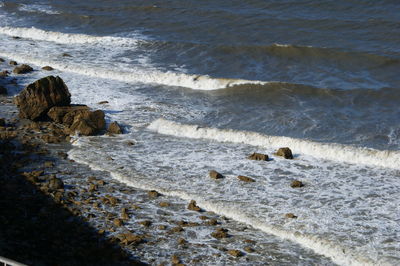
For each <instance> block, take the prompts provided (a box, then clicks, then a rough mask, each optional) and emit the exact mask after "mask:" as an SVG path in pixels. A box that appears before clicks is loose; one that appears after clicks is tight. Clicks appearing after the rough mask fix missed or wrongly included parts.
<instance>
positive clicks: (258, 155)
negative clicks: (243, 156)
mask: <svg viewBox="0 0 400 266" xmlns="http://www.w3.org/2000/svg"><path fill="white" fill-rule="evenodd" d="M247 158H248V159H250V160H256V161H268V159H269V158H268V155H266V154H262V153H257V152H254V153H253V154H252V155H250V156H248V157H247Z"/></svg>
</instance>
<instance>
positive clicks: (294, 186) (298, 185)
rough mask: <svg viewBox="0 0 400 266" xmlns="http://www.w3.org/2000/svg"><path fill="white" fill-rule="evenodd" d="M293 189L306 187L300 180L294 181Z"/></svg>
mask: <svg viewBox="0 0 400 266" xmlns="http://www.w3.org/2000/svg"><path fill="white" fill-rule="evenodd" d="M290 186H291V187H292V188H297V187H304V184H303V182H301V181H299V180H293V181H292V183H291V184H290Z"/></svg>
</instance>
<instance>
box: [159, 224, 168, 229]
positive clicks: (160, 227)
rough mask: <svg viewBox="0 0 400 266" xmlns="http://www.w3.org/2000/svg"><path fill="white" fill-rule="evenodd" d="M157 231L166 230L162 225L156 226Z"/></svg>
mask: <svg viewBox="0 0 400 266" xmlns="http://www.w3.org/2000/svg"><path fill="white" fill-rule="evenodd" d="M158 229H159V230H165V229H167V226H165V225H163V224H162V225H159V226H158Z"/></svg>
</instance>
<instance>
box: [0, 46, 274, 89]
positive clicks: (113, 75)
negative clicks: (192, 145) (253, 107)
mask: <svg viewBox="0 0 400 266" xmlns="http://www.w3.org/2000/svg"><path fill="white" fill-rule="evenodd" d="M0 56H3V57H7V58H12V59H13V60H17V61H21V62H24V63H29V64H34V65H37V66H45V65H49V66H51V67H53V68H54V69H57V70H61V71H66V72H71V73H76V74H80V75H86V76H90V77H95V78H104V79H111V80H117V81H122V82H127V83H137V82H141V83H155V84H162V85H168V86H179V87H186V88H191V89H194V90H218V89H224V88H228V87H231V86H235V85H243V84H259V85H264V84H269V83H270V82H265V81H253V80H242V79H223V78H212V77H209V76H207V75H203V76H202V75H190V74H184V73H175V72H161V71H158V70H148V69H139V68H131V69H130V72H122V71H115V70H110V69H103V68H98V67H94V66H82V65H81V64H80V65H75V64H72V63H63V62H53V61H48V60H42V59H37V58H34V57H31V56H28V55H21V54H12V53H5V52H0Z"/></svg>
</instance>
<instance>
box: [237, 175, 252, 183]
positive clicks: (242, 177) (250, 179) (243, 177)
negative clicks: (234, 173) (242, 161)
mask: <svg viewBox="0 0 400 266" xmlns="http://www.w3.org/2000/svg"><path fill="white" fill-rule="evenodd" d="M237 178H238V179H239V180H241V181H244V182H256V180H254V179H253V178H250V177H247V176H244V175H239V176H238V177H237Z"/></svg>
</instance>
